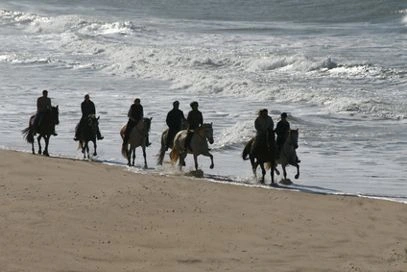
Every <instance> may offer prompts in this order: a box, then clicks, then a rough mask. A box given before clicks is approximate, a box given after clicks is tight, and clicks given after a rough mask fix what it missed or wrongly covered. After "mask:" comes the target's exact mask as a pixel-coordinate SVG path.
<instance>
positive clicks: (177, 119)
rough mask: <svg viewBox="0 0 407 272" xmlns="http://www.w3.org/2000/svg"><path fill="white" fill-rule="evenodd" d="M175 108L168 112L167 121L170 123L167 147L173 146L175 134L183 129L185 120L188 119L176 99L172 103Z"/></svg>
mask: <svg viewBox="0 0 407 272" xmlns="http://www.w3.org/2000/svg"><path fill="white" fill-rule="evenodd" d="M172 105H173V109H172V110H170V111H169V112H168V114H167V118H166V120H165V122H166V123H167V125H168V136H167V147H168V148H171V147H172V141H173V140H174V137H175V134H177V132H178V131H180V130H181V129H182V124H183V122H185V121H186V119H185V117H184V113H183V112H182V110H180V109H179V102H178V101H174V102H173V103H172Z"/></svg>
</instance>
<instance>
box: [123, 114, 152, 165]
mask: <svg viewBox="0 0 407 272" xmlns="http://www.w3.org/2000/svg"><path fill="white" fill-rule="evenodd" d="M151 119H152V118H143V119H142V120H140V121H139V122H138V123H137V125H136V126H135V127H134V128H133V129H132V131H131V132H130V137H129V140H128V142H127V144H126V145H123V146H122V155H123V157H125V158H126V159H127V162H128V163H127V165H128V166H134V161H135V160H136V148H137V147H139V146H141V148H142V150H143V157H144V168H145V169H147V168H148V166H147V154H146V146H147V133H148V132H149V131H150V127H151ZM125 131H126V126H124V127H123V128H122V129H121V130H120V136H121V137H122V139H124V133H125ZM132 155H133V160H131V156H132Z"/></svg>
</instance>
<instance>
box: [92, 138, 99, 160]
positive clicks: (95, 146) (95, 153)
mask: <svg viewBox="0 0 407 272" xmlns="http://www.w3.org/2000/svg"><path fill="white" fill-rule="evenodd" d="M96 148H97V145H96V140H94V141H93V156H97V155H98V153H97V152H96Z"/></svg>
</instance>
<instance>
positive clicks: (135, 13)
mask: <svg viewBox="0 0 407 272" xmlns="http://www.w3.org/2000/svg"><path fill="white" fill-rule="evenodd" d="M0 25H1V28H0V44H1V46H0V79H1V84H0V93H1V97H2V99H1V102H0V147H1V148H4V149H12V150H19V151H26V152H30V150H31V147H30V145H29V144H27V143H26V142H25V141H24V139H23V138H22V135H21V130H22V129H23V128H25V127H26V126H27V124H28V119H29V116H30V115H32V114H33V113H34V112H35V110H36V99H37V97H39V96H40V95H41V92H42V90H43V89H47V90H48V91H49V96H50V97H51V99H52V102H53V104H54V105H59V108H60V125H59V126H57V132H58V134H59V135H58V136H57V137H52V138H51V142H50V147H49V151H50V153H51V156H60V157H69V158H78V159H80V158H82V154H81V153H80V151H79V150H78V149H77V142H74V141H73V137H74V129H75V126H76V124H77V122H78V121H79V119H80V116H81V113H80V103H81V102H82V101H83V96H84V95H85V94H86V93H89V94H90V96H91V99H92V100H93V101H94V102H95V104H96V109H97V114H98V115H99V116H100V128H101V131H102V134H103V135H104V136H105V139H104V140H103V141H99V142H98V156H97V157H96V158H94V159H95V160H98V161H102V162H105V163H111V164H116V165H118V166H122V167H125V165H126V160H125V159H124V158H123V157H122V156H121V154H120V148H121V138H120V136H119V130H120V128H121V127H122V126H123V125H124V124H125V123H126V122H127V116H126V115H127V111H128V109H129V107H130V105H131V104H132V102H133V100H134V99H135V98H136V97H139V98H140V99H141V103H142V105H143V106H144V111H145V115H146V116H147V117H152V118H153V119H152V129H151V134H150V140H151V142H152V143H153V144H152V146H151V147H149V148H148V149H147V153H148V156H147V159H148V163H149V169H148V170H143V169H142V165H143V160H142V154H141V150H139V149H137V160H136V164H137V166H136V167H135V168H134V169H133V170H132V171H136V172H140V173H161V174H164V175H166V174H180V173H179V172H178V171H177V170H176V167H174V166H172V165H171V164H170V163H169V158H168V155H166V159H165V163H164V166H162V167H161V166H157V165H156V158H157V157H156V155H157V154H158V150H159V148H160V136H161V133H162V131H163V130H164V129H165V128H166V125H165V117H166V114H167V112H168V111H169V110H170V109H171V108H172V102H173V101H174V100H179V101H180V103H181V104H180V108H181V109H182V110H183V111H184V113H185V115H186V114H187V113H188V111H189V109H190V108H189V103H190V102H191V101H194V100H196V101H198V102H199V104H200V110H201V111H202V113H203V115H204V121H205V122H212V123H213V127H214V138H215V143H214V144H213V145H212V146H211V148H212V154H213V155H214V162H215V168H214V169H209V164H210V161H209V159H208V158H206V157H201V156H200V157H199V158H198V160H199V164H200V167H201V168H202V170H203V171H204V173H205V177H207V178H209V179H213V180H215V181H220V182H229V181H233V182H236V183H241V184H251V185H253V186H255V185H256V180H255V178H254V177H253V174H252V172H251V167H250V163H249V162H248V161H243V160H242V158H241V152H242V150H243V147H244V145H245V143H246V142H247V141H248V140H249V139H250V138H251V137H252V136H253V135H254V134H255V131H254V126H253V123H254V120H255V118H256V116H257V112H258V110H259V109H262V108H267V109H268V110H269V113H270V115H271V116H272V117H273V119H274V122H275V123H277V121H278V120H279V115H280V113H281V112H287V113H288V115H289V118H288V120H289V121H290V123H291V127H292V128H298V129H299V132H300V138H299V148H298V150H297V153H298V156H299V157H300V159H301V160H302V162H301V169H300V171H301V174H300V178H299V179H298V180H294V178H293V176H294V174H295V168H294V167H289V168H288V177H289V178H290V179H291V180H292V181H294V184H293V185H291V186H290V187H291V188H294V189H296V190H301V191H309V192H316V193H329V194H346V195H359V196H366V197H377V198H386V199H392V200H395V201H400V202H406V203H407V178H406V177H407V151H406V150H407V129H406V128H407V80H406V79H407V2H406V1H405V0H387V1H379V0H358V1H354V0H352V1H351V0H335V1H333V0H306V1H297V0H287V1H275V0H268V1H266V0H247V1H241V0H216V1H215V0H199V1H198V0H148V1H147V0H117V1H106V0H88V1H79V0H72V1H63V0H2V1H1V3H0ZM188 157H189V158H188V160H187V166H186V168H185V170H184V171H185V172H188V171H190V170H192V169H193V163H192V159H191V158H190V156H188ZM22 167H24V166H23V165H22ZM267 178H268V180H267V182H269V177H267ZM280 178H281V177H277V179H280ZM135 182H136V180H135ZM264 188H265V189H266V186H264Z"/></svg>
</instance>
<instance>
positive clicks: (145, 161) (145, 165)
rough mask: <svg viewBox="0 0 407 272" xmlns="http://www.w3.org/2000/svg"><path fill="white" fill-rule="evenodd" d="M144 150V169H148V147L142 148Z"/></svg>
mask: <svg viewBox="0 0 407 272" xmlns="http://www.w3.org/2000/svg"><path fill="white" fill-rule="evenodd" d="M142 150H143V157H144V169H147V168H148V166H147V154H146V147H145V146H142Z"/></svg>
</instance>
